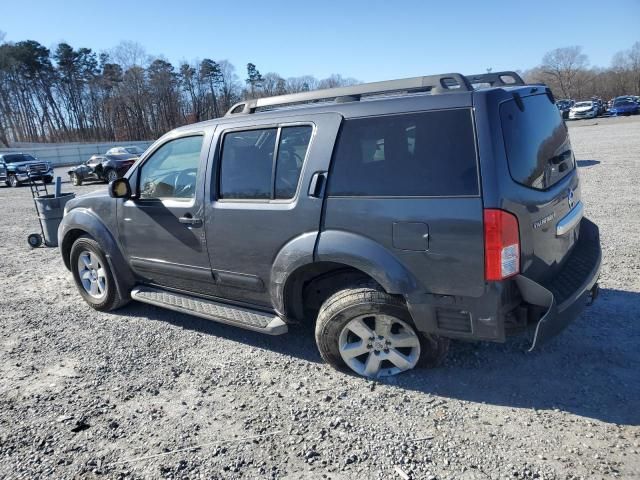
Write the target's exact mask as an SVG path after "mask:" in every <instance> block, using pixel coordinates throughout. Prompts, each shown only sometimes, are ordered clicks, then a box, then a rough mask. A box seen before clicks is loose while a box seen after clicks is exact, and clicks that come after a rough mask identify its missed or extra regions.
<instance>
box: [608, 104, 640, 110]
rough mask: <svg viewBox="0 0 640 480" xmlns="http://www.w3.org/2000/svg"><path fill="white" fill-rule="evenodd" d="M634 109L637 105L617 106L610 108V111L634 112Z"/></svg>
mask: <svg viewBox="0 0 640 480" xmlns="http://www.w3.org/2000/svg"><path fill="white" fill-rule="evenodd" d="M636 108H638V105H617V106H615V107H611V110H616V111H620V110H622V111H625V110H635V109H636Z"/></svg>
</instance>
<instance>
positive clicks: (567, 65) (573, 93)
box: [541, 46, 589, 98]
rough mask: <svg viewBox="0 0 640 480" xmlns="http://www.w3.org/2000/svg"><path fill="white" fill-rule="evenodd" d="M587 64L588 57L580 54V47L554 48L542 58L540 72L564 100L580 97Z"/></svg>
mask: <svg viewBox="0 0 640 480" xmlns="http://www.w3.org/2000/svg"><path fill="white" fill-rule="evenodd" d="M588 64H589V59H588V57H587V56H586V55H585V54H584V53H582V47H578V46H573V47H563V48H556V49H555V50H552V51H550V52H548V53H546V54H545V55H544V57H543V58H542V65H541V67H542V72H543V73H544V75H545V76H546V77H547V82H546V83H550V84H556V85H557V88H559V90H560V91H561V92H562V96H563V97H565V98H574V97H577V96H579V95H580V93H581V90H582V89H583V87H584V82H585V81H586V80H587V79H586V78H585V76H584V75H583V74H584V72H585V71H586V68H587V65H588Z"/></svg>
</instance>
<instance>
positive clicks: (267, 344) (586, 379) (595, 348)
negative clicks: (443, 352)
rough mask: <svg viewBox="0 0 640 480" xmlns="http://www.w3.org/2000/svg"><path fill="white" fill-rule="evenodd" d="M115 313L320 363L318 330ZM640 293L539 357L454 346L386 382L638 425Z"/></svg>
mask: <svg viewBox="0 0 640 480" xmlns="http://www.w3.org/2000/svg"><path fill="white" fill-rule="evenodd" d="M118 314H123V315H128V316H136V317H148V318H150V319H153V320H159V321H165V322H169V323H171V324H173V325H176V326H179V327H182V328H186V329H190V330H194V331H197V332H200V333H203V334H207V335H215V336H217V337H223V338H227V339H229V340H233V341H238V342H241V343H244V344H247V345H251V346H253V347H256V348H264V349H267V350H272V351H274V352H278V353H282V354H284V355H291V356H294V357H296V358H299V359H302V360H306V361H310V362H321V358H320V355H319V354H318V352H317V349H316V346H315V341H314V335H313V326H312V325H304V326H293V327H292V328H291V329H290V333H289V334H287V335H282V336H276V337H271V336H267V335H263V334H260V333H255V332H251V331H247V330H242V329H239V328H235V327H231V326H227V325H223V324H218V323H215V322H211V321H208V320H203V319H199V318H197V317H192V316H189V315H183V314H180V313H177V312H173V311H170V310H165V309H161V308H157V307H153V306H150V305H145V304H141V303H136V302H133V303H132V304H131V305H130V306H128V307H127V308H125V309H122V310H119V311H118ZM639 320H640V293H635V292H627V291H620V290H609V289H602V290H601V294H600V297H599V298H598V300H597V301H596V303H595V304H594V305H593V306H592V307H590V308H587V309H585V311H584V313H583V314H582V316H581V317H580V318H578V319H577V320H576V321H575V322H574V323H573V324H572V325H570V326H569V327H568V328H567V329H566V330H565V331H564V332H562V333H561V334H560V335H559V336H558V337H556V338H554V339H552V340H550V341H549V342H548V343H547V344H545V345H543V346H542V347H541V348H540V349H539V350H537V351H535V352H531V353H529V352H527V351H526V350H527V348H528V346H529V343H528V341H527V340H526V339H524V338H514V339H512V340H510V341H509V342H507V343H505V344H498V343H491V342H481V343H465V342H453V343H452V347H451V352H450V355H449V357H448V359H447V361H446V362H445V364H444V365H443V366H442V367H439V368H436V369H433V370H425V369H418V370H414V371H412V372H408V373H405V374H403V375H399V376H398V377H391V378H388V379H383V380H382V383H385V384H387V385H391V386H393V387H396V388H402V389H406V390H413V391H417V392H423V393H428V394H433V395H438V396H442V397H449V398H456V399H459V400H465V401H469V402H474V403H485V404H493V405H500V406H509V407H514V408H528V409H537V410H550V409H559V410H562V411H566V412H570V413H573V414H575V415H579V416H582V417H588V418H593V419H597V420H601V421H603V422H607V423H616V424H621V425H640V373H639V370H638V366H640V348H639V347H640V322H639Z"/></svg>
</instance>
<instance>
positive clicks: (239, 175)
mask: <svg viewBox="0 0 640 480" xmlns="http://www.w3.org/2000/svg"><path fill="white" fill-rule="evenodd" d="M312 131H313V128H312V127H311V126H310V125H302V126H291V127H282V128H266V129H261V130H245V131H236V132H230V133H228V134H226V135H225V136H224V140H223V145H222V164H221V167H220V194H219V196H220V198H226V199H247V200H248V199H255V200H266V199H280V200H286V199H291V198H293V197H294V196H295V194H296V191H297V189H298V180H299V179H300V172H301V171H302V166H303V164H304V159H305V157H306V155H307V149H308V147H309V142H310V141H311V133H312ZM274 159H275V163H274Z"/></svg>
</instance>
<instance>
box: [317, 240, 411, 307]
mask: <svg viewBox="0 0 640 480" xmlns="http://www.w3.org/2000/svg"><path fill="white" fill-rule="evenodd" d="M315 258H316V260H317V261H328V262H335V263H342V264H344V265H349V266H351V267H353V268H356V269H358V270H360V271H362V272H364V273H366V274H367V275H369V276H370V277H371V278H373V279H374V280H375V281H376V282H378V283H379V284H380V285H381V286H382V288H384V289H385V290H386V291H387V293H390V294H395V295H405V296H408V295H410V294H411V293H413V292H415V291H417V290H418V289H419V283H418V281H417V280H416V278H415V276H414V275H413V274H412V273H411V272H409V270H407V268H406V267H405V266H404V265H402V264H401V263H400V262H399V261H398V259H397V258H396V257H395V255H393V253H392V252H390V251H389V250H388V249H386V248H385V247H384V246H382V245H380V244H379V243H378V242H375V241H373V240H371V239H370V238H367V237H364V236H362V235H357V234H355V233H350V232H345V231H341V230H326V231H323V232H322V233H321V234H320V240H319V242H318V247H317V250H316V257H315Z"/></svg>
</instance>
